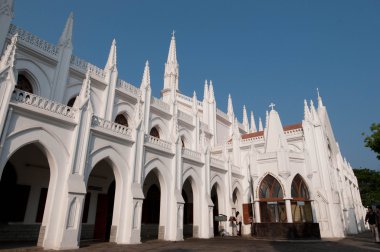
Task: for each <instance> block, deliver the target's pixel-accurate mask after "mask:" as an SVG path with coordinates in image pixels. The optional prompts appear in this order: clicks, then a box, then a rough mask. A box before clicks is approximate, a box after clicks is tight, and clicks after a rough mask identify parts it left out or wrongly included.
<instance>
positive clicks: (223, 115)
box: [216, 108, 229, 121]
mask: <svg viewBox="0 0 380 252" xmlns="http://www.w3.org/2000/svg"><path fill="white" fill-rule="evenodd" d="M216 114H217V115H218V116H220V117H222V118H224V119H225V120H227V121H228V120H229V118H228V115H227V114H226V113H224V112H223V111H221V110H220V109H218V108H216Z"/></svg>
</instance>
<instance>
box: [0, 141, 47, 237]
mask: <svg viewBox="0 0 380 252" xmlns="http://www.w3.org/2000/svg"><path fill="white" fill-rule="evenodd" d="M42 149H43V148H42V147H41V146H40V145H39V144H37V143H34V144H28V145H25V146H23V147H21V148H20V149H19V150H18V151H16V152H15V153H14V154H13V155H12V156H11V157H10V158H9V160H8V162H7V163H6V165H5V166H4V170H3V172H2V174H1V178H0V202H1V205H0V241H2V242H3V241H9V242H23V241H28V242H31V243H34V244H36V243H37V240H38V236H39V230H40V226H41V222H42V220H43V216H44V212H45V203H46V198H47V195H48V186H49V180H50V167H49V163H48V160H47V158H46V155H45V153H44V152H43V151H42ZM41 239H43V238H41Z"/></svg>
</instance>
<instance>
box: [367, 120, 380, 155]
mask: <svg viewBox="0 0 380 252" xmlns="http://www.w3.org/2000/svg"><path fill="white" fill-rule="evenodd" d="M370 130H371V132H372V134H371V135H369V136H366V135H365V134H364V133H363V136H365V139H364V143H365V145H364V146H365V147H368V148H370V149H371V150H372V151H374V152H375V153H377V156H376V157H377V159H379V160H380V123H372V125H371V127H370Z"/></svg>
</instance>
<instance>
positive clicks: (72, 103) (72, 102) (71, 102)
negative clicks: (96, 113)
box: [67, 96, 77, 107]
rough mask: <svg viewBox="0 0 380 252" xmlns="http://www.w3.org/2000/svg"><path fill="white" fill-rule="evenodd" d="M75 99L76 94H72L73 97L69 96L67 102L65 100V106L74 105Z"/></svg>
mask: <svg viewBox="0 0 380 252" xmlns="http://www.w3.org/2000/svg"><path fill="white" fill-rule="evenodd" d="M76 99H77V97H76V96H74V97H73V98H71V99H70V100H69V101H68V102H67V106H69V107H72V106H74V103H75V100H76Z"/></svg>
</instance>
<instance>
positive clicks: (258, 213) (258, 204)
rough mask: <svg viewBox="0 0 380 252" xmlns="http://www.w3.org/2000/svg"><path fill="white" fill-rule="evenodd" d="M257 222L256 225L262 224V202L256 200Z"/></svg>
mask: <svg viewBox="0 0 380 252" xmlns="http://www.w3.org/2000/svg"><path fill="white" fill-rule="evenodd" d="M254 204H255V220H256V223H260V222H261V217H260V201H258V200H255V203H254Z"/></svg>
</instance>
